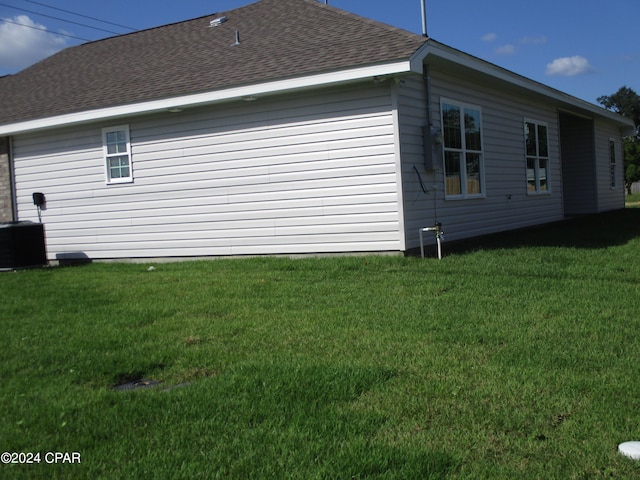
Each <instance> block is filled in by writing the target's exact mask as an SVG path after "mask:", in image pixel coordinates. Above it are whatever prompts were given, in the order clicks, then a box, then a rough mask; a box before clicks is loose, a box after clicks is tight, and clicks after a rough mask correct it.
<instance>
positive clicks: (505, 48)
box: [496, 45, 516, 55]
mask: <svg viewBox="0 0 640 480" xmlns="http://www.w3.org/2000/svg"><path fill="white" fill-rule="evenodd" d="M496 53H497V54H498V55H513V54H514V53H516V47H515V46H514V45H502V46H501V47H498V48H496Z"/></svg>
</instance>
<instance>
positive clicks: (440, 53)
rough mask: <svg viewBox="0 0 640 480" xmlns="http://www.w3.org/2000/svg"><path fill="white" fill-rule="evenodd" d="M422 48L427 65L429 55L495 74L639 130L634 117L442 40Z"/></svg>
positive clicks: (625, 129)
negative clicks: (570, 93)
mask: <svg viewBox="0 0 640 480" xmlns="http://www.w3.org/2000/svg"><path fill="white" fill-rule="evenodd" d="M421 50H423V51H422V55H423V56H422V58H423V59H427V64H428V63H429V61H428V57H429V56H433V57H438V58H441V59H444V60H447V61H450V62H453V63H456V64H458V65H461V66H463V67H467V68H469V69H471V70H474V71H476V72H479V73H481V74H484V75H487V76H489V77H492V78H494V79H495V80H498V81H502V82H506V83H508V84H510V85H512V86H515V87H518V88H521V89H526V90H528V91H530V92H531V93H534V94H538V95H541V96H544V97H547V98H548V99H550V100H552V101H554V102H556V103H558V104H559V106H560V107H561V108H564V109H567V108H573V109H577V110H578V111H581V112H585V113H588V114H591V115H595V116H599V117H604V118H606V119H607V120H610V121H613V122H616V123H618V124H619V125H620V127H621V130H622V132H623V135H630V134H631V133H632V132H633V131H635V125H634V124H633V121H632V120H631V119H628V118H626V117H623V116H621V115H619V114H617V113H615V112H611V111H609V110H606V109H604V108H602V107H599V106H598V105H595V104H593V103H590V102H587V101H586V100H582V99H580V98H577V97H574V96H572V95H569V94H568V93H564V92H562V91H560V90H556V89H554V88H552V87H549V86H547V85H544V84H542V83H539V82H536V81H535V80H531V79H530V78H527V77H524V76H522V75H518V74H517V73H514V72H511V71H509V70H506V69H504V68H502V67H499V66H497V65H494V64H492V63H489V62H487V61H485V60H482V59H479V58H477V57H474V56H472V55H469V54H467V53H464V52H462V51H460V50H456V49H455V48H452V47H449V46H447V45H444V44H442V43H439V42H437V41H435V40H433V39H429V41H428V42H427V44H426V45H425V46H424V47H423V49H421ZM629 132H631V133H629Z"/></svg>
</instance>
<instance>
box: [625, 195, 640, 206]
mask: <svg viewBox="0 0 640 480" xmlns="http://www.w3.org/2000/svg"><path fill="white" fill-rule="evenodd" d="M624 199H625V203H626V204H627V206H632V207H637V206H639V205H640V193H631V194H629V195H625V197H624Z"/></svg>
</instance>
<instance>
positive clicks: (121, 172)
mask: <svg viewBox="0 0 640 480" xmlns="http://www.w3.org/2000/svg"><path fill="white" fill-rule="evenodd" d="M129 176H130V175H129V157H127V156H126V155H122V156H119V157H111V158H109V178H128V177H129Z"/></svg>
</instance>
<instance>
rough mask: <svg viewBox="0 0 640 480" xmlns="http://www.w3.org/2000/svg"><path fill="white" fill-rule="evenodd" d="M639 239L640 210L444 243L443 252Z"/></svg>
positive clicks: (606, 243) (574, 245)
mask: <svg viewBox="0 0 640 480" xmlns="http://www.w3.org/2000/svg"><path fill="white" fill-rule="evenodd" d="M638 237H640V208H626V209H622V210H615V211H612V212H605V213H599V214H595V215H585V216H580V217H574V218H571V219H567V220H564V221H561V222H555V223H551V224H548V225H541V226H537V227H531V228H525V229H520V230H513V231H509V232H504V233H498V234H493V235H486V236H483V237H476V238H472V239H467V240H461V241H455V242H448V243H446V253H447V254H452V253H465V252H469V251H475V250H489V249H504V248H520V247H567V248H584V249H599V248H607V247H613V246H617V245H625V244H627V243H628V242H630V241H631V240H633V239H634V238H638Z"/></svg>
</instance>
